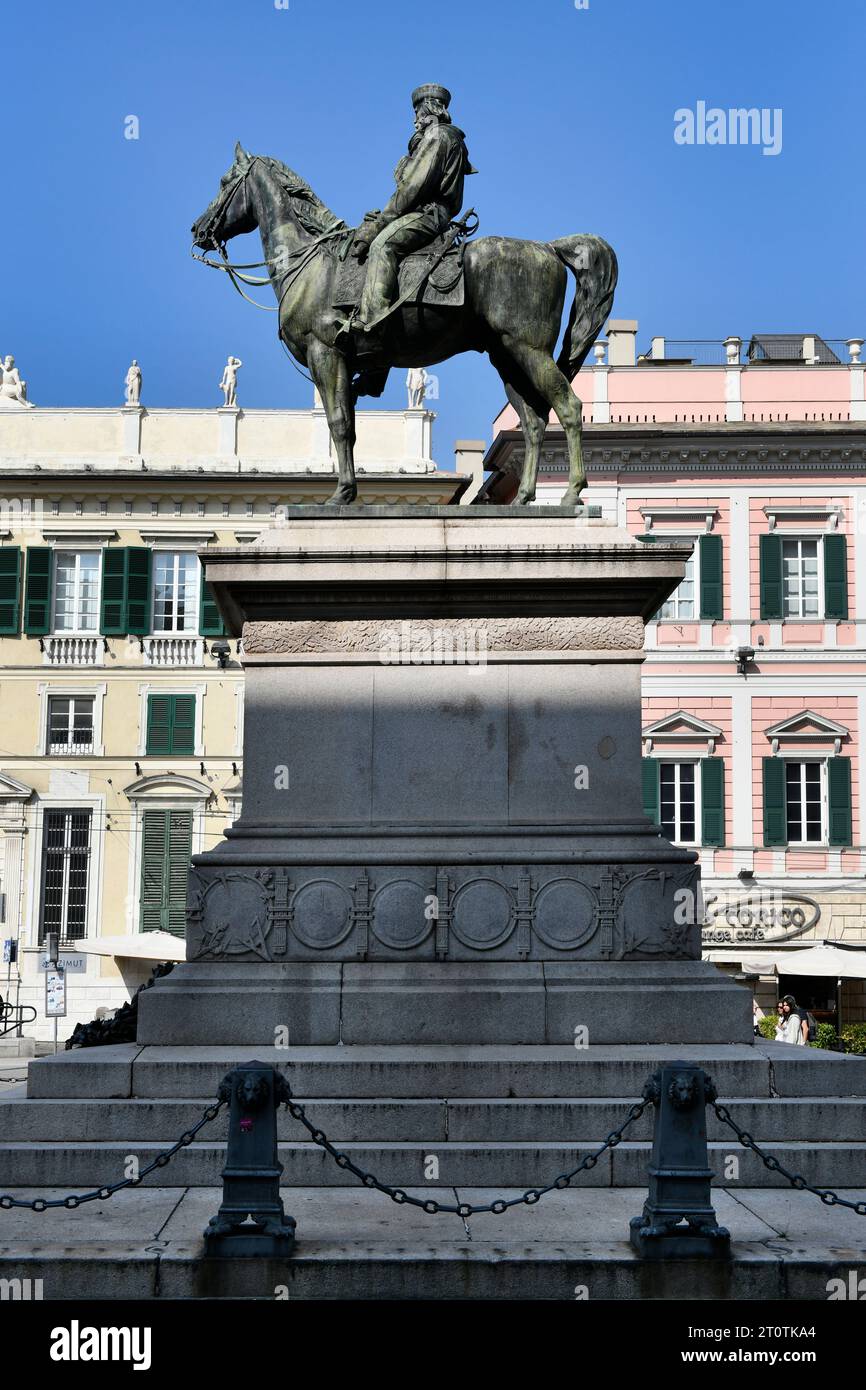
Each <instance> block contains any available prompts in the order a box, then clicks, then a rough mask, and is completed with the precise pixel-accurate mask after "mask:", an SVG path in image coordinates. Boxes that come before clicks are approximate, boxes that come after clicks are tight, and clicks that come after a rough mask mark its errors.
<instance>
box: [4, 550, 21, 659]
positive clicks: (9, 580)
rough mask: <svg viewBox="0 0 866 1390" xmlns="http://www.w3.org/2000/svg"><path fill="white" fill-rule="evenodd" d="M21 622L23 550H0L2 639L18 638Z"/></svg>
mask: <svg viewBox="0 0 866 1390" xmlns="http://www.w3.org/2000/svg"><path fill="white" fill-rule="evenodd" d="M20 620H21V548H20V546H17V545H16V546H9V547H4V548H2V549H0V637H17V636H18V626H19V623H20Z"/></svg>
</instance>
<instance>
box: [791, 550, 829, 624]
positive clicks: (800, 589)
mask: <svg viewBox="0 0 866 1390" xmlns="http://www.w3.org/2000/svg"><path fill="white" fill-rule="evenodd" d="M818 564H819V560H818V541H817V540H789V539H786V540H783V541H782V611H783V615H784V617H786V618H819V617H820V616H821V611H820V599H819V593H820V587H819V585H820V574H819V569H818Z"/></svg>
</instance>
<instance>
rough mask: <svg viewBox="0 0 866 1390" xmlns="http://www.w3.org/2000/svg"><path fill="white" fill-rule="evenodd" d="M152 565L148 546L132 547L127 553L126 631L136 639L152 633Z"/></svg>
mask: <svg viewBox="0 0 866 1390" xmlns="http://www.w3.org/2000/svg"><path fill="white" fill-rule="evenodd" d="M150 564H151V552H150V550H148V548H147V547H146V546H140V545H136V546H132V547H131V548H130V549H129V550H127V552H126V594H125V602H126V631H127V632H131V633H133V634H134V635H135V636H136V637H146V636H147V634H148V633H149V632H150Z"/></svg>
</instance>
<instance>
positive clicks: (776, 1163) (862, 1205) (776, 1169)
mask: <svg viewBox="0 0 866 1390" xmlns="http://www.w3.org/2000/svg"><path fill="white" fill-rule="evenodd" d="M713 1110H714V1111H715V1113H716V1119H718V1120H721V1122H722V1124H723V1125H727V1126H728V1128H729V1129H732V1130H733V1131H734V1133H735V1134H736V1136H737V1138H738V1139H739V1141H740V1143H741V1144H742V1146H743V1148H744V1149H753V1150H754V1152H755V1153H756V1154H757V1155H758V1158H759V1159H760V1160H761V1162H762V1163H763V1165H764V1167H765V1168H768V1169H769V1170H770V1172H771V1173H781V1174H782V1177H783V1178H787V1180H788V1182H789V1183H790V1184H791V1186H792V1187H795V1188H796V1189H797V1191H798V1192H814V1194H815V1196H816V1197H820V1198H821V1201H822V1202H823V1203H824V1205H825V1206H826V1207H847V1208H848V1209H849V1211H855V1212H856V1213H857V1215H858V1216H866V1202H849V1201H848V1199H847V1197H840V1196H839V1194H838V1192H831V1191H830V1189H829V1188H828V1187H815V1186H814V1184H813V1183H810V1182H807V1181H806V1179H805V1178H804V1177H803V1176H802V1175H801V1174H800V1173H790V1172H789V1171H788V1169H787V1168H786V1167H785V1165H784V1163H783V1162H782V1160H781V1159H779V1158H776V1157H775V1155H774V1154H768V1153H764V1150H763V1149H762V1148H761V1146H760V1145H759V1144H757V1143H756V1142H755V1140H754V1139H753V1138H752V1136H751V1134H750V1133H749V1131H748V1130H747V1129H741V1128H740V1126H739V1125H738V1124H737V1122H736V1120H735V1119H733V1118H732V1116H731V1112H730V1110H728V1108H727V1106H725V1105H720V1104H719V1102H718V1101H714V1102H713Z"/></svg>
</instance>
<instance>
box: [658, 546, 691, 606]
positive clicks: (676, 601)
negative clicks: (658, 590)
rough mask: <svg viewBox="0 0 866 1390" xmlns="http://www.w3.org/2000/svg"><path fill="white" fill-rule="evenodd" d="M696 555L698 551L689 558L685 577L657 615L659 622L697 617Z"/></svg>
mask: <svg viewBox="0 0 866 1390" xmlns="http://www.w3.org/2000/svg"><path fill="white" fill-rule="evenodd" d="M676 539H677V540H679V539H680V537H679V536H677V537H676ZM696 554H697V551H696V550H693V551H692V553H691V555H690V556H689V558H688V561H687V562H686V572H685V575H684V576H683V578H682V580H681V581H680V583H679V584H678V585H677V587H676V588H675V589H674V591H673V593H672V594H671V596H670V598H669V599H667V601H666V602H665V603H663V604H662V606H661V608H660V609H659V611H658V613H657V614H656V620H657V621H658V620H663V619H665V618H675V619H676V618H680V619H682V618H695V617H697V609H696V606H695V582H696V573H695V572H696V568H697V566H696V564H695V555H696Z"/></svg>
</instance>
